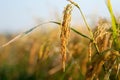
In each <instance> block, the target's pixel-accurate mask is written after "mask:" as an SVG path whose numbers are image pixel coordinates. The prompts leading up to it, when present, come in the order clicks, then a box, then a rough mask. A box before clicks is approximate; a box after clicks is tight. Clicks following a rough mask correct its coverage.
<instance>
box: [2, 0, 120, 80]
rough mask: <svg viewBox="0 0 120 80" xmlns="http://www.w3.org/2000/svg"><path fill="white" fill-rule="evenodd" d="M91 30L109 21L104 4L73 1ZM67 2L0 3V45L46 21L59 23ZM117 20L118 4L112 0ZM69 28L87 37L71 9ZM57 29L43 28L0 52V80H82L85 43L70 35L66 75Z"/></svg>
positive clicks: (26, 0) (11, 0)
mask: <svg viewBox="0 0 120 80" xmlns="http://www.w3.org/2000/svg"><path fill="white" fill-rule="evenodd" d="M74 1H75V2H77V3H78V4H79V5H80V7H81V9H82V11H83V13H84V15H85V16H86V19H87V21H88V23H89V24H90V26H91V28H95V27H96V26H97V24H98V23H99V21H101V20H102V21H103V22H104V21H107V20H109V21H110V15H109V12H108V9H107V7H106V3H105V0H91V1H90V0H74ZM68 3H69V2H68V1H67V0H0V45H3V44H5V43H6V42H8V41H10V40H11V39H13V38H14V37H15V36H17V35H18V34H20V33H22V32H24V31H26V30H29V29H30V28H32V27H34V26H36V25H38V24H40V23H43V22H47V21H58V22H59V21H61V20H62V16H63V10H64V7H65V6H66V5H67V4H68ZM111 3H112V6H113V11H114V13H115V16H116V17H119V16H120V15H119V14H120V0H111ZM72 13H73V14H72V24H71V25H73V26H74V28H76V29H77V30H78V31H80V32H82V33H84V34H86V35H89V34H88V32H87V30H86V28H85V25H84V22H83V20H82V17H81V14H80V13H79V11H78V9H77V8H76V7H74V9H73V12H72ZM59 35H60V28H59V26H58V25H56V24H45V25H42V26H40V27H39V28H37V29H35V30H34V31H32V32H31V33H30V34H28V35H26V36H24V37H22V38H20V39H19V40H17V41H15V42H13V43H11V44H9V45H8V46H6V47H4V48H0V80H84V76H85V74H86V70H87V68H86V67H87V61H88V57H87V56H88V55H87V54H86V53H88V52H87V51H88V47H87V46H88V45H87V44H88V40H87V39H84V38H83V37H81V36H79V35H77V34H76V33H74V32H72V31H71V36H70V40H69V44H68V53H67V56H68V59H67V65H66V72H63V71H62V69H61V54H60V38H59Z"/></svg>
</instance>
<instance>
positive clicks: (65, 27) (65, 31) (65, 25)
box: [60, 4, 72, 71]
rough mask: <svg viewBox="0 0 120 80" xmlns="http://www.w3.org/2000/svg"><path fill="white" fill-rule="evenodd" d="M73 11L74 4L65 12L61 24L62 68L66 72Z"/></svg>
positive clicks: (67, 7)
mask: <svg viewBox="0 0 120 80" xmlns="http://www.w3.org/2000/svg"><path fill="white" fill-rule="evenodd" d="M71 11H72V4H68V5H67V6H66V7H65V10H64V13H63V14H64V16H63V21H62V24H61V35H60V39H61V55H62V68H63V71H65V63H66V50H67V44H68V38H69V36H70V22H71Z"/></svg>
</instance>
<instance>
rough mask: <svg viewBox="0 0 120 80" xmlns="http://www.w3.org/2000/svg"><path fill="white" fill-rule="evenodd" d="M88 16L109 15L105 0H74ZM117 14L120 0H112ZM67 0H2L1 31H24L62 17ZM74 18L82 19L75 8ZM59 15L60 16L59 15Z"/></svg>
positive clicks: (119, 12)
mask: <svg viewBox="0 0 120 80" xmlns="http://www.w3.org/2000/svg"><path fill="white" fill-rule="evenodd" d="M74 1H75V2H77V3H78V4H79V5H80V7H81V9H82V11H83V13H84V14H85V16H86V17H88V18H89V20H90V19H91V17H90V16H94V17H96V18H97V17H109V16H110V15H109V13H108V10H107V7H106V5H105V0H74ZM111 2H112V6H113V10H114V13H115V14H120V0H111ZM68 3H69V2H68V1H67V0H0V33H2V32H6V33H7V32H8V33H9V32H22V31H25V30H28V29H30V28H32V27H34V26H35V25H37V24H39V23H42V22H43V21H50V20H56V17H61V16H62V12H63V10H64V7H65V6H66V4H68ZM73 11H74V12H73V18H74V19H75V20H77V21H81V15H80V14H79V12H78V10H77V9H76V8H74V10H73ZM57 15H58V16H57Z"/></svg>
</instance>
